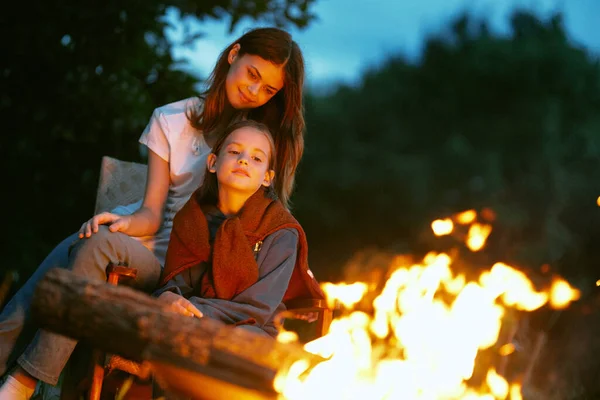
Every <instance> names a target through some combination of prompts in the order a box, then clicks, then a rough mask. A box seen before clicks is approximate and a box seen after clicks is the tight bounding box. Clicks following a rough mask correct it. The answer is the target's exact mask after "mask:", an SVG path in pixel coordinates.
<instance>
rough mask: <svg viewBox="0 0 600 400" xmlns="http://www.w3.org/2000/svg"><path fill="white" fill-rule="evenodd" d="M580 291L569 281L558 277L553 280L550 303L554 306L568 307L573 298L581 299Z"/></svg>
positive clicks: (558, 307) (559, 307) (557, 307)
mask: <svg viewBox="0 0 600 400" xmlns="http://www.w3.org/2000/svg"><path fill="white" fill-rule="evenodd" d="M579 296H580V293H579V291H578V290H576V289H573V288H572V287H571V286H569V284H568V283H567V282H565V281H564V280H562V279H556V280H554V282H552V288H551V289H550V304H551V305H552V308H556V309H562V308H566V307H567V306H568V305H569V303H571V302H572V301H573V300H577V299H579Z"/></svg>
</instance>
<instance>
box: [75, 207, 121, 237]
mask: <svg viewBox="0 0 600 400" xmlns="http://www.w3.org/2000/svg"><path fill="white" fill-rule="evenodd" d="M130 223H131V216H129V215H124V216H123V215H118V214H113V213H109V212H103V213H100V214H97V215H94V216H93V217H92V218H90V219H89V220H88V221H86V222H84V223H83V225H81V228H80V229H79V238H80V239H82V238H84V237H90V236H92V234H94V233H97V232H98V227H99V226H100V225H109V227H108V229H109V230H110V231H111V232H118V231H124V230H126V229H127V228H128V227H129V224H130Z"/></svg>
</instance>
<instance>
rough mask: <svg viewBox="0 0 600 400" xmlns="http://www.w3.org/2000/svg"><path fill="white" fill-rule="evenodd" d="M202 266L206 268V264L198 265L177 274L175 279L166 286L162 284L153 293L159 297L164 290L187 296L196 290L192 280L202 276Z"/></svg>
mask: <svg viewBox="0 0 600 400" xmlns="http://www.w3.org/2000/svg"><path fill="white" fill-rule="evenodd" d="M202 268H204V266H202V265H197V266H195V267H192V268H190V269H189V270H186V271H184V272H183V273H181V274H177V275H175V276H174V277H173V279H171V280H170V281H169V282H167V283H166V284H165V286H162V287H161V288H159V289H157V290H156V291H155V292H154V293H152V296H153V297H158V296H160V295H161V294H163V293H164V292H173V293H175V294H178V295H180V296H182V297H185V298H187V297H188V296H189V295H191V294H192V292H193V290H194V288H193V284H192V281H193V280H194V279H197V278H198V277H199V276H200V274H201V272H202V271H201V269H202Z"/></svg>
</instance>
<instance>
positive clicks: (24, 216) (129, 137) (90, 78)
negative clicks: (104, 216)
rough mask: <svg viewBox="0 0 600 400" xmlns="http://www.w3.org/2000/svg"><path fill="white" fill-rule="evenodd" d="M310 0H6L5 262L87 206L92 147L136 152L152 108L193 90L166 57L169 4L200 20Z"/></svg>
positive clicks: (93, 170) (56, 233) (299, 13)
mask: <svg viewBox="0 0 600 400" xmlns="http://www.w3.org/2000/svg"><path fill="white" fill-rule="evenodd" d="M313 1H314V0H262V1H253V2H245V1H231V0H216V1H198V0H171V1H125V2H121V1H117V2H115V1H112V2H97V3H89V2H83V3H82V2H77V1H74V0H62V1H52V2H43V1H36V2H15V3H13V4H11V7H10V8H8V7H7V8H5V9H4V10H3V12H2V15H1V16H0V26H1V28H0V29H1V30H2V36H3V37H4V38H5V40H4V46H3V54H2V67H1V68H0V89H1V90H0V93H1V94H0V96H1V97H0V110H1V114H0V115H2V117H3V121H5V124H6V125H5V129H4V133H5V134H4V137H3V139H2V149H3V151H2V154H3V157H2V159H3V166H4V168H3V171H4V172H5V173H6V174H7V175H8V176H9V179H8V184H7V185H6V187H5V190H4V193H6V195H5V199H6V200H5V203H4V204H6V205H5V208H4V210H5V212H6V214H7V216H6V217H5V218H4V231H5V235H3V237H4V240H3V248H4V252H3V253H4V255H5V259H4V262H3V265H7V266H8V267H9V268H17V269H19V270H21V271H22V272H23V273H24V275H27V274H28V273H29V272H30V271H31V270H32V269H33V268H35V267H36V266H37V265H38V263H39V262H40V261H41V260H42V259H43V257H44V255H45V254H47V253H48V251H49V250H50V249H51V248H52V247H53V246H54V245H56V244H57V241H58V240H60V239H61V238H64V237H65V236H66V235H68V234H70V233H72V232H74V231H75V230H76V229H78V227H79V226H80V225H81V223H83V221H84V220H87V219H88V218H89V217H90V216H91V214H92V212H93V205H94V200H95V190H96V184H97V179H98V169H99V166H100V159H101V157H102V156H103V155H110V156H113V157H118V158H122V159H126V160H139V159H140V156H139V151H138V144H137V139H138V138H139V135H140V134H141V131H142V129H143V128H144V126H145V124H146V123H147V121H148V119H149V117H150V115H151V112H152V110H153V108H154V107H157V106H159V105H162V104H165V103H168V102H171V101H174V100H178V99H181V98H185V97H188V96H191V95H193V94H194V89H193V87H194V85H195V84H196V83H197V80H196V78H194V77H192V76H190V75H188V74H187V73H185V72H182V71H178V70H176V69H174V68H173V66H174V61H175V60H173V59H172V57H171V53H170V50H171V46H172V44H171V43H169V41H168V40H167V38H166V37H165V27H166V22H165V20H164V18H163V16H164V14H165V12H166V10H167V9H168V8H175V9H176V10H178V11H179V13H180V14H181V15H182V16H191V17H195V18H197V19H198V20H200V21H202V20H205V19H206V18H218V19H226V18H229V19H230V27H231V28H233V27H234V26H236V24H237V23H238V22H239V21H240V20H241V19H243V18H253V19H255V20H257V21H260V22H261V23H264V24H271V25H273V24H274V25H279V26H289V25H292V26H298V27H305V26H306V25H307V24H308V23H309V22H310V21H311V20H312V19H313V18H314V16H313V15H312V14H311V11H310V6H311V4H312V3H313ZM4 268H5V267H3V270H4ZM7 269H8V268H7Z"/></svg>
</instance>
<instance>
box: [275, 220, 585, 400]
mask: <svg viewBox="0 0 600 400" xmlns="http://www.w3.org/2000/svg"><path fill="white" fill-rule="evenodd" d="M476 219H477V214H476V213H475V211H472V210H469V211H466V212H463V213H460V214H457V215H456V216H454V217H453V218H452V219H450V218H448V219H445V220H437V221H434V223H432V225H431V228H432V230H433V231H434V233H435V234H436V235H448V234H450V233H452V232H453V229H454V226H455V224H456V225H465V227H466V228H468V229H467V232H468V233H467V234H466V235H465V236H464V239H465V242H466V245H467V247H468V248H469V249H470V250H471V251H478V250H480V249H481V248H483V246H484V245H485V241H486V239H487V238H488V236H489V234H490V232H491V225H488V224H484V223H478V222H475V221H476ZM453 261H454V260H453V259H452V258H451V257H450V256H449V255H448V254H445V253H429V254H427V255H426V256H425V257H424V259H423V260H422V262H419V263H416V264H409V263H407V262H406V258H401V257H398V258H397V259H396V261H395V264H394V265H393V268H392V270H393V272H392V273H391V275H390V277H389V279H388V280H387V282H386V283H385V286H384V288H383V290H382V291H381V292H380V293H379V294H377V295H376V296H375V297H374V300H373V309H374V311H373V313H372V315H369V314H367V313H365V312H362V311H353V310H352V307H353V306H354V305H355V304H358V303H359V302H360V301H361V299H362V298H363V296H365V295H367V294H369V290H368V285H367V284H365V283H357V284H353V285H348V284H340V285H333V284H330V283H328V284H324V285H323V288H324V290H325V291H326V293H327V296H328V301H330V302H335V301H339V302H340V303H342V304H343V305H344V307H345V310H346V311H347V313H345V314H346V315H343V316H342V317H340V318H338V319H335V320H334V321H333V322H332V324H331V328H330V332H329V333H328V334H327V335H326V336H324V337H322V338H319V339H317V340H314V341H312V342H310V343H307V344H306V345H305V350H307V351H308V352H311V353H313V354H318V355H320V356H322V357H324V358H326V359H327V360H326V361H324V362H321V363H320V364H317V365H314V366H311V365H309V363H308V362H307V361H305V360H300V361H297V362H295V363H294V364H293V365H292V366H291V367H290V368H286V369H282V370H281V371H280V372H279V373H278V375H277V377H276V379H275V382H274V387H275V390H276V391H277V392H278V393H280V398H281V399H290V400H295V399H328V400H330V399H386V400H387V399H403V400H413V399H423V400H438V399H439V400H441V399H444V400H445V399H448V400H450V399H464V400H476V399H479V400H484V399H485V400H500V399H510V400H521V399H522V396H521V386H520V384H519V383H518V382H513V383H509V382H507V381H506V379H505V378H504V377H503V376H501V375H500V374H499V373H497V372H496V370H495V368H494V367H493V366H492V365H480V364H478V365H476V362H479V361H480V359H477V355H478V353H479V352H480V351H481V350H485V349H494V351H496V352H497V353H498V354H499V355H501V356H506V355H508V354H511V353H512V352H513V351H514V350H515V347H514V345H513V344H512V343H505V344H502V343H500V344H498V345H497V344H496V342H497V341H498V337H499V334H500V329H501V326H502V320H503V317H504V316H505V313H506V312H507V310H508V309H510V308H512V309H516V310H521V311H532V310H535V309H537V308H540V307H542V306H544V305H546V304H548V305H550V306H551V307H553V308H564V307H566V306H568V304H569V303H570V302H571V301H573V300H576V299H577V298H579V292H578V291H577V290H576V289H573V288H572V287H571V286H570V285H569V284H568V283H567V282H566V281H564V280H562V279H558V278H556V279H555V280H554V281H553V283H552V285H551V287H550V288H548V289H547V290H544V291H536V289H535V288H534V285H533V284H532V282H531V281H530V280H529V279H528V278H527V276H526V275H525V274H524V273H523V272H521V271H518V270H517V269H515V268H513V267H511V266H509V265H506V264H503V263H496V264H494V265H493V266H492V267H491V268H490V269H489V270H486V271H484V272H483V273H482V274H481V275H480V276H479V278H478V279H477V280H474V281H467V280H466V278H465V276H464V275H463V274H456V273H454V272H453V271H452V268H451V267H452V264H453ZM283 337H285V334H284V335H282V338H283ZM476 371H480V372H483V375H481V376H482V377H483V378H482V379H480V382H478V383H477V385H471V386H469V384H471V382H469V380H470V379H471V378H472V377H473V375H474V373H475V372H476ZM486 371H487V373H485V372H486Z"/></svg>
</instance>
